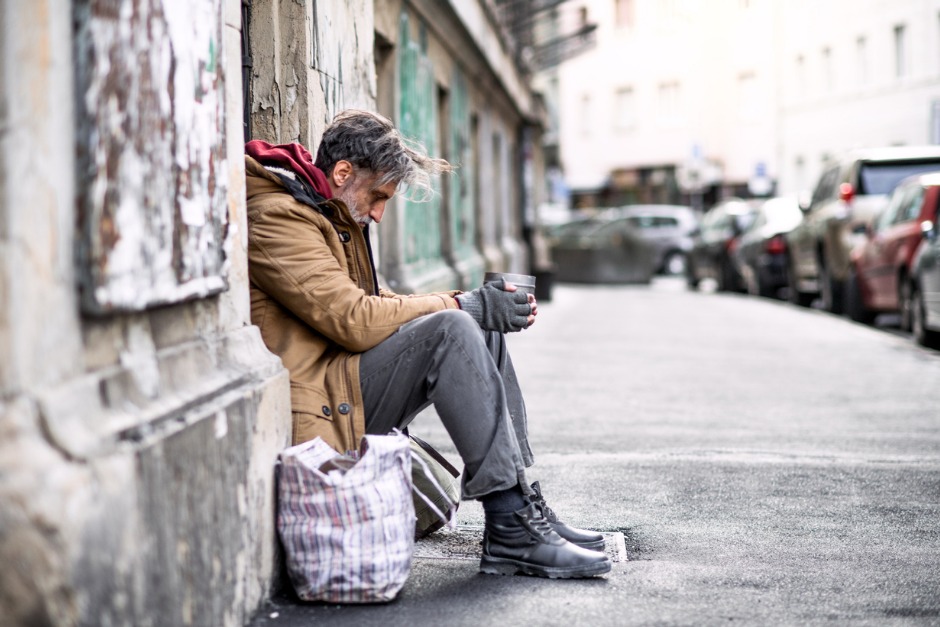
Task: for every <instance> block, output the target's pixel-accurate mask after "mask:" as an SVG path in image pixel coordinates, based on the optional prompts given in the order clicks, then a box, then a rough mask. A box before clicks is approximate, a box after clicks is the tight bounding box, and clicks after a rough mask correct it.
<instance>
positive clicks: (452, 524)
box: [410, 436, 457, 531]
mask: <svg viewBox="0 0 940 627" xmlns="http://www.w3.org/2000/svg"><path fill="white" fill-rule="evenodd" d="M410 437H414V436H410ZM418 446H421V443H420V442H418ZM422 448H423V447H422ZM410 452H411V463H414V462H415V461H417V462H418V464H420V465H421V469H422V470H424V474H425V475H426V477H427V478H428V479H429V480H430V483H431V486H432V487H433V488H434V489H435V490H437V492H438V494H440V495H441V496H443V497H444V498H445V499H448V498H450V497H449V496H448V494H447V492H445V491H444V488H443V487H441V484H440V483H438V481H437V478H436V477H435V476H434V473H433V472H431V469H430V468H428V465H427V463H425V461H424V460H423V459H421V457H420V456H419V455H418V454H416V453H415V452H414V451H410ZM435 452H436V451H435ZM451 468H453V466H451ZM448 472H450V469H448ZM455 476H456V475H455ZM411 491H412V492H414V493H415V494H417V495H418V497H419V498H420V499H421V500H422V501H424V504H425V505H427V506H428V507H429V508H430V509H431V511H432V512H434V515H435V516H437V518H438V520H440V521H441V522H442V523H444V524H445V525H447V528H448V529H450V530H451V531H453V530H454V529H456V528H457V517H456V516H452V517H448V516H447V514H445V513H444V512H442V511H441V510H440V508H439V507H438V506H437V505H436V504H435V503H434V501H432V500H431V499H429V498H428V497H426V496H425V495H424V494H423V493H422V492H421V491H420V490H418V489H417V488H415V486H414V484H413V483H412V484H411Z"/></svg>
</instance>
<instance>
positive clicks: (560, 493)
mask: <svg viewBox="0 0 940 627" xmlns="http://www.w3.org/2000/svg"><path fill="white" fill-rule="evenodd" d="M511 349H512V351H513V355H514V360H515V363H516V366H517V370H518V374H519V378H520V380H521V383H522V386H523V390H524V391H525V392H526V395H527V403H528V407H529V415H530V421H531V422H530V424H531V427H530V430H531V434H532V441H533V447H534V450H535V452H536V458H537V459H536V464H535V466H534V467H533V468H532V470H531V477H530V478H532V479H539V480H540V481H541V483H542V486H543V489H544V490H545V492H546V494H547V498H548V499H549V503H550V504H551V505H552V506H553V507H554V508H555V509H556V511H558V512H559V513H560V515H561V516H563V519H564V520H566V521H568V522H571V523H573V524H577V525H582V526H586V527H592V528H595V529H599V530H604V531H611V532H614V531H617V532H621V533H622V534H623V535H624V539H625V546H626V553H627V557H628V560H627V561H619V562H616V563H615V564H614V569H613V571H612V572H611V573H610V574H609V575H608V576H607V577H606V579H605V580H602V581H544V580H537V579H532V578H524V577H491V576H484V575H480V574H478V573H477V559H478V557H477V554H476V553H477V551H478V548H479V547H478V546H472V545H471V546H468V547H467V549H466V553H465V554H460V555H456V556H455V555H453V554H451V555H447V554H445V553H440V554H436V555H434V557H424V558H418V559H416V560H415V565H414V570H413V574H412V577H411V579H410V580H409V582H408V584H406V587H405V589H404V590H403V592H402V594H401V596H400V598H399V600H397V601H396V602H394V603H393V604H391V605H389V606H386V607H364V608H362V607H338V606H326V605H295V604H292V603H290V602H288V601H286V600H285V598H284V597H281V598H279V599H276V601H275V604H274V605H273V606H270V607H267V608H264V609H263V610H262V611H261V612H260V613H259V615H258V618H257V619H256V621H255V623H253V624H254V625H259V626H260V625H264V626H266V627H267V626H272V625H302V624H318V625H431V624H448V625H507V624H538V625H585V626H587V625H611V626H613V625H650V624H661V625H716V624H725V623H727V622H729V621H743V622H746V623H749V624H786V625H795V624H800V625H804V624H805V625H812V624H867V625H889V624H923V625H930V624H937V622H938V621H940V571H938V570H937V568H936V564H937V563H938V562H940V528H938V526H937V524H936V521H937V520H938V517H940V478H938V477H940V420H938V414H937V401H936V399H937V389H938V386H940V355H937V354H936V353H934V352H930V351H926V350H925V349H922V348H919V347H917V346H916V345H914V344H913V343H911V342H909V341H908V340H907V339H906V338H903V337H898V335H897V333H895V332H890V331H888V332H886V331H884V330H878V329H873V328H870V327H866V326H861V325H858V324H855V323H852V322H850V321H848V320H845V319H843V318H839V317H836V316H832V315H830V314H828V313H825V312H822V311H818V310H807V309H803V308H799V307H796V306H793V305H790V304H787V303H782V302H774V301H770V300H765V299H749V298H747V297H745V296H740V295H729V294H722V293H717V292H714V291H712V290H710V289H707V288H706V291H705V292H704V293H694V292H690V291H688V290H687V288H686V287H685V285H684V283H683V281H682V280H681V279H680V280H677V279H672V278H665V279H657V280H656V281H654V282H653V283H652V285H651V286H648V287H647V286H642V287H641V286H627V287H594V286H568V285H566V286H560V287H558V289H557V293H556V297H555V298H554V299H553V301H552V302H551V303H546V304H544V305H542V306H541V312H540V314H539V319H538V322H537V324H536V325H535V326H533V327H532V328H531V329H529V330H527V331H525V332H523V333H520V334H517V335H513V336H512V337H511ZM414 429H415V430H416V432H418V433H421V434H422V435H426V436H427V437H428V438H429V439H431V440H432V441H433V442H434V443H435V444H437V445H439V446H440V447H441V449H442V450H443V451H444V452H445V453H446V454H447V455H448V456H450V457H452V458H453V457H454V456H455V451H454V449H453V448H452V447H451V446H450V445H449V442H448V440H447V438H446V435H445V434H444V433H443V432H442V430H441V428H440V426H439V424H438V423H437V421H436V419H435V417H434V416H433V415H429V416H422V417H420V418H419V422H417V423H416V424H415V427H414ZM475 505H476V504H475V503H464V504H462V506H461V508H462V509H461V512H460V524H461V526H468V527H470V528H472V529H475V527H474V526H475V525H479V524H481V523H482V514H481V512H480V510H479V508H478V507H476V506H475ZM471 533H472V532H471ZM475 533H478V531H476V532H475ZM429 542H431V540H425V541H424V543H425V544H426V543H429ZM418 553H419V554H422V551H421V550H420V548H419V551H418ZM471 553H472V555H471ZM423 554H425V555H427V554H428V552H427V551H425V552H424V553H423ZM432 554H433V552H432ZM273 615H276V617H275V618H272V616H273Z"/></svg>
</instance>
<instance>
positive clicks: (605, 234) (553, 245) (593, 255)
mask: <svg viewBox="0 0 940 627" xmlns="http://www.w3.org/2000/svg"><path fill="white" fill-rule="evenodd" d="M547 239H548V242H549V246H550V249H551V255H552V261H553V262H554V265H555V280H557V281H561V282H575V283H649V282H650V281H651V280H652V278H653V273H654V270H655V269H654V267H653V245H652V243H651V242H650V241H649V240H647V239H646V238H644V237H643V236H642V235H641V233H640V231H639V230H638V229H637V228H635V227H634V226H633V224H632V223H631V222H630V220H628V219H627V218H626V217H623V216H620V217H618V215H617V213H616V212H612V211H610V210H606V211H603V212H601V213H599V214H598V215H595V216H594V217H591V218H587V219H583V220H577V221H574V222H569V223H567V224H561V225H557V226H555V227H553V228H552V229H551V230H550V231H549V232H548V234H547Z"/></svg>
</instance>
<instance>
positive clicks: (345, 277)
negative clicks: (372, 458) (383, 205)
mask: <svg viewBox="0 0 940 627" xmlns="http://www.w3.org/2000/svg"><path fill="white" fill-rule="evenodd" d="M245 170H246V176H247V196H248V275H249V284H250V290H251V321H252V322H253V323H254V324H256V325H258V327H259V328H260V329H261V337H262V338H263V339H264V342H265V344H266V345H267V347H268V348H269V349H270V350H271V351H272V352H274V353H276V354H277V355H279V356H280V357H281V360H282V361H283V363H284V366H285V367H286V368H287V370H288V371H289V372H290V385H291V409H292V414H293V440H294V443H295V444H298V443H300V442H305V441H307V440H311V439H313V438H315V437H316V436H320V437H322V438H323V439H324V440H325V441H326V442H327V443H328V444H329V445H330V446H332V447H333V448H335V449H336V450H338V451H340V452H345V451H350V450H355V449H357V448H358V446H359V440H360V438H361V437H362V436H363V434H364V433H365V412H364V409H363V402H362V393H361V391H360V388H359V353H361V352H363V351H366V350H369V349H370V348H372V347H374V346H376V345H377V344H379V343H380V342H382V341H383V340H385V339H386V338H388V337H389V336H390V335H392V334H393V333H394V332H395V331H396V330H397V329H398V328H399V327H400V326H401V325H402V324H404V323H406V322H408V321H410V320H413V319H415V318H418V317H420V316H423V315H426V314H429V313H433V312H435V311H441V310H443V309H455V308H457V301H456V299H454V295H456V294H458V293H459V292H456V291H454V292H443V293H439V294H424V295H414V296H399V295H397V294H393V293H392V292H388V291H387V290H381V291H380V290H379V289H378V288H377V286H376V284H375V274H374V269H373V267H372V263H371V259H370V256H369V252H368V248H367V246H368V244H367V241H366V238H365V234H364V232H363V230H362V228H361V227H359V225H357V224H356V223H355V222H354V221H353V219H352V216H351V215H350V213H349V210H348V209H347V208H346V206H345V204H343V203H342V202H341V201H338V200H322V199H321V198H319V197H318V198H317V200H318V201H321V202H319V203H318V204H317V207H314V206H311V205H309V204H305V203H304V202H301V201H299V200H296V199H295V197H294V196H292V195H291V193H289V191H288V189H287V187H285V182H283V181H282V179H281V178H280V177H279V176H278V175H277V174H274V173H272V172H270V171H268V170H266V169H265V168H264V167H263V166H262V165H261V164H259V163H258V162H257V161H255V160H254V159H252V158H251V157H247V156H246V157H245ZM327 216H329V217H327Z"/></svg>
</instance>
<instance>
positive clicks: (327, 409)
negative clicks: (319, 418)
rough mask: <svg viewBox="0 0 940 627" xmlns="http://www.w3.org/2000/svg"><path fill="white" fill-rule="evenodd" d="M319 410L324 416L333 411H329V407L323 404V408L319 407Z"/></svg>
mask: <svg viewBox="0 0 940 627" xmlns="http://www.w3.org/2000/svg"><path fill="white" fill-rule="evenodd" d="M321 411H322V412H323V415H324V416H329V415H330V414H332V413H333V412H331V411H330V408H329V407H327V406H326V405H324V406H323V408H322V409H321Z"/></svg>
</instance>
